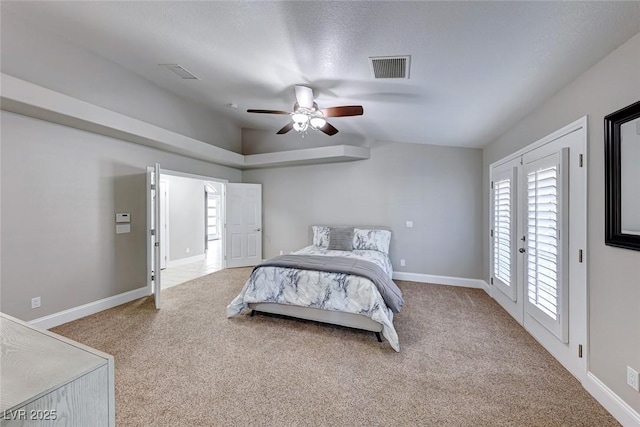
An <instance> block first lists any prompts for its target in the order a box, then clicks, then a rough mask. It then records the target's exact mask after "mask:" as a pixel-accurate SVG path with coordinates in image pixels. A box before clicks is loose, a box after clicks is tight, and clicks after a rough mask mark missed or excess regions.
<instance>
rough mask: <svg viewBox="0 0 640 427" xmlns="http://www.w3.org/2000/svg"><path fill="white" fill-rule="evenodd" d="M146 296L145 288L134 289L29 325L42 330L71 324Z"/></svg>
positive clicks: (43, 318)
mask: <svg viewBox="0 0 640 427" xmlns="http://www.w3.org/2000/svg"><path fill="white" fill-rule="evenodd" d="M147 295H149V289H148V288H147V287H146V286H145V287H143V288H138V289H134V290H132V291H128V292H124V293H122V294H118V295H114V296H112V297H108V298H104V299H101V300H98V301H94V302H90V303H88V304H84V305H81V306H78V307H74V308H70V309H68V310H64V311H61V312H59V313H54V314H50V315H49V316H44V317H40V318H38V319H35V320H32V321H30V322H29V324H30V325H33V326H37V327H39V328H43V329H50V328H53V327H55V326H59V325H62V324H63V323H67V322H71V321H73V320H76V319H80V318H81V317H85V316H89V315H91V314H95V313H98V312H100V311H103V310H106V309H108V308H112V307H115V306H117V305H120V304H124V303H127V302H129V301H133V300H135V299H138V298H143V297H146V296H147Z"/></svg>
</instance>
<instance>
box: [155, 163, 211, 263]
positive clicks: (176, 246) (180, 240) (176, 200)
mask: <svg viewBox="0 0 640 427" xmlns="http://www.w3.org/2000/svg"><path fill="white" fill-rule="evenodd" d="M161 179H162V180H163V181H166V182H167V184H168V187H169V200H168V202H169V204H168V209H169V254H168V255H169V257H168V261H169V262H171V261H178V260H181V259H183V258H190V257H194V256H198V255H204V249H205V247H204V242H205V230H204V225H205V220H204V216H205V211H204V181H200V180H198V179H193V178H183V177H179V176H171V175H162V178H161ZM187 250H188V252H187Z"/></svg>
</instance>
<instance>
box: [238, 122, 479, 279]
mask: <svg viewBox="0 0 640 427" xmlns="http://www.w3.org/2000/svg"><path fill="white" fill-rule="evenodd" d="M268 138H269V136H268V133H267V134H265V139H268ZM327 138H328V137H327ZM481 175H482V151H481V150H477V149H470V148H446V147H438V146H430V145H422V144H405V143H392V142H379V143H374V144H372V146H371V159H369V160H364V161H357V162H349V163H336V164H328V165H315V166H299V167H286V168H276V169H262V170H248V171H243V181H244V182H250V183H259V184H262V185H263V187H262V188H263V225H264V227H263V230H264V234H263V242H264V243H263V250H264V253H263V255H264V257H265V258H267V257H271V256H274V255H277V254H278V251H280V250H283V251H285V253H286V252H289V251H292V250H295V249H299V248H302V247H304V246H307V245H308V244H309V242H308V227H309V226H310V225H313V224H324V223H328V224H367V225H386V226H389V227H391V228H392V231H393V236H392V241H391V259H392V261H393V265H394V268H395V269H396V270H397V271H406V272H412V273H424V274H436V275H445V276H457V277H465V278H480V277H482V232H481V209H482V199H481V189H482V188H481V181H480V177H481ZM406 220H411V221H413V224H414V227H413V228H412V229H409V228H405V221H406ZM401 258H403V259H405V260H406V267H400V263H399V260H400V259H401Z"/></svg>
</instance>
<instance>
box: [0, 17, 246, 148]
mask: <svg viewBox="0 0 640 427" xmlns="http://www.w3.org/2000/svg"><path fill="white" fill-rule="evenodd" d="M1 20H2V21H1V24H2V38H1V39H0V41H1V46H2V49H1V51H2V61H0V67H1V70H2V72H3V73H6V74H9V75H11V76H14V77H18V78H20V79H23V80H26V81H29V82H32V83H35V84H38V85H40V86H43V87H46V88H48V89H52V90H55V91H58V92H61V93H64V94H66V95H70V96H73V97H75V98H78V99H81V100H83V101H87V102H90V103H92V104H94V105H98V106H100V107H104V108H107V109H109V110H112V111H117V112H119V113H122V114H125V115H127V116H129V117H133V118H136V119H139V120H142V121H145V122H147V123H152V124H154V125H157V126H160V127H162V128H164V129H169V130H172V131H174V132H178V133H180V134H182V135H186V136H190V137H192V138H196V139H199V140H201V141H204V142H208V143H210V144H213V145H217V146H218V147H221V148H225V149H227V150H232V151H236V152H240V146H241V144H240V128H239V126H237V125H235V124H233V123H231V122H230V121H228V120H225V119H224V118H222V117H220V115H219V114H217V113H215V112H212V111H208V110H207V109H205V107H203V106H202V105H199V104H195V103H193V102H191V101H187V100H186V99H183V98H181V97H179V96H177V95H175V94H173V93H170V92H168V91H165V90H163V89H161V88H160V87H159V86H156V85H155V84H153V83H151V82H150V81H149V80H146V79H144V78H143V77H141V76H139V75H137V74H135V73H133V72H131V71H129V70H127V69H125V68H124V67H122V66H120V65H119V64H116V63H114V62H112V61H109V60H107V59H105V58H104V57H101V56H98V55H96V54H95V53H93V52H91V51H89V50H87V49H85V48H83V47H80V46H78V45H77V44H74V43H73V42H70V41H68V40H64V39H62V38H61V37H59V36H57V35H56V34H53V33H51V32H48V31H46V30H44V29H41V28H37V27H36V26H34V25H32V24H30V23H29V22H28V21H25V20H24V19H23V18H21V17H20V16H16V14H15V13H13V12H11V11H9V10H7V9H6V8H3V9H2V15H1ZM43 69H46V70H47V72H46V73H45V72H42V70H43ZM150 72H157V70H156V69H153V70H150ZM167 73H168V71H167ZM176 79H178V77H176ZM187 83H189V84H198V82H197V81H195V82H187Z"/></svg>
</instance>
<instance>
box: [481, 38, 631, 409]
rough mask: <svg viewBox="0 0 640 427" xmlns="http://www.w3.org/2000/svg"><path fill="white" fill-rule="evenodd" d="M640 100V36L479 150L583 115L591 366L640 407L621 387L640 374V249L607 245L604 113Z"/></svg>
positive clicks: (496, 155) (507, 148)
mask: <svg viewBox="0 0 640 427" xmlns="http://www.w3.org/2000/svg"><path fill="white" fill-rule="evenodd" d="M638 99H640V34H639V35H636V36H635V37H633V38H632V39H631V40H629V41H628V42H627V43H625V44H624V45H622V46H621V47H620V48H618V49H617V50H615V51H614V52H612V53H611V54H610V55H609V56H607V57H606V58H604V59H603V60H602V61H600V62H599V63H598V64H596V65H595V66H594V67H592V68H591V69H589V70H588V71H587V72H585V73H584V74H583V75H581V76H580V77H579V78H577V79H576V80H575V81H573V82H572V83H571V84H570V85H568V86H567V87H565V88H564V89H562V90H561V91H560V92H558V93H557V94H556V95H555V96H554V97H553V98H551V99H550V100H548V101H547V102H546V103H544V104H543V105H542V106H541V107H540V108H538V109H536V110H535V111H534V112H533V113H531V114H530V115H529V116H527V117H526V118H525V119H524V120H522V121H521V122H519V123H517V124H515V125H514V127H513V128H512V129H511V130H509V131H508V132H507V133H505V134H504V135H503V136H501V137H500V138H498V139H497V140H496V141H494V142H493V143H491V144H490V145H489V146H487V147H486V148H485V150H484V160H483V162H484V167H483V174H484V179H483V191H482V193H483V194H488V193H489V189H488V187H489V186H488V182H489V165H490V164H491V163H492V162H494V161H496V160H498V159H500V158H502V157H504V156H506V155H507V154H509V153H512V152H514V151H516V150H518V149H520V148H522V147H525V146H526V145H528V144H530V143H532V142H535V141H536V140H538V139H540V138H542V137H544V136H546V135H548V134H550V133H552V132H553V131H555V130H557V129H559V128H561V127H563V126H565V125H567V124H568V123H571V122H573V121H574V120H576V119H578V118H580V117H582V116H584V115H588V117H589V128H588V138H589V149H588V155H587V164H588V168H589V170H588V174H589V176H588V188H589V189H588V233H589V236H588V242H589V243H588V248H587V263H588V275H589V282H588V299H589V354H588V364H589V370H590V371H591V372H592V373H593V374H595V375H596V376H597V377H598V378H599V379H600V380H601V381H602V382H603V383H604V384H605V385H606V386H608V387H609V388H610V389H611V390H612V391H613V392H614V393H616V394H617V395H618V396H620V397H621V398H622V399H623V400H624V401H625V402H626V403H627V404H629V405H630V406H631V407H632V408H633V409H634V410H635V411H636V412H640V393H637V392H636V391H634V390H633V389H631V388H630V387H629V386H627V385H626V367H627V365H629V366H631V367H633V368H635V369H636V370H637V371H640V309H639V307H640V252H638V251H632V250H626V249H620V248H614V247H610V246H606V245H605V244H604V230H605V224H604V213H605V207H604V122H603V120H604V116H606V115H607V114H610V113H612V112H614V111H617V110H619V109H620V108H623V107H625V106H627V105H629V104H631V103H633V102H636V101H638ZM483 202H484V203H483V222H482V224H483V225H484V227H483V230H484V231H485V233H484V238H483V242H484V243H483V249H484V267H485V279H488V276H489V273H488V271H489V262H488V258H489V237H488V231H487V230H488V229H489V227H488V214H489V204H488V197H484V200H483Z"/></svg>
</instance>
